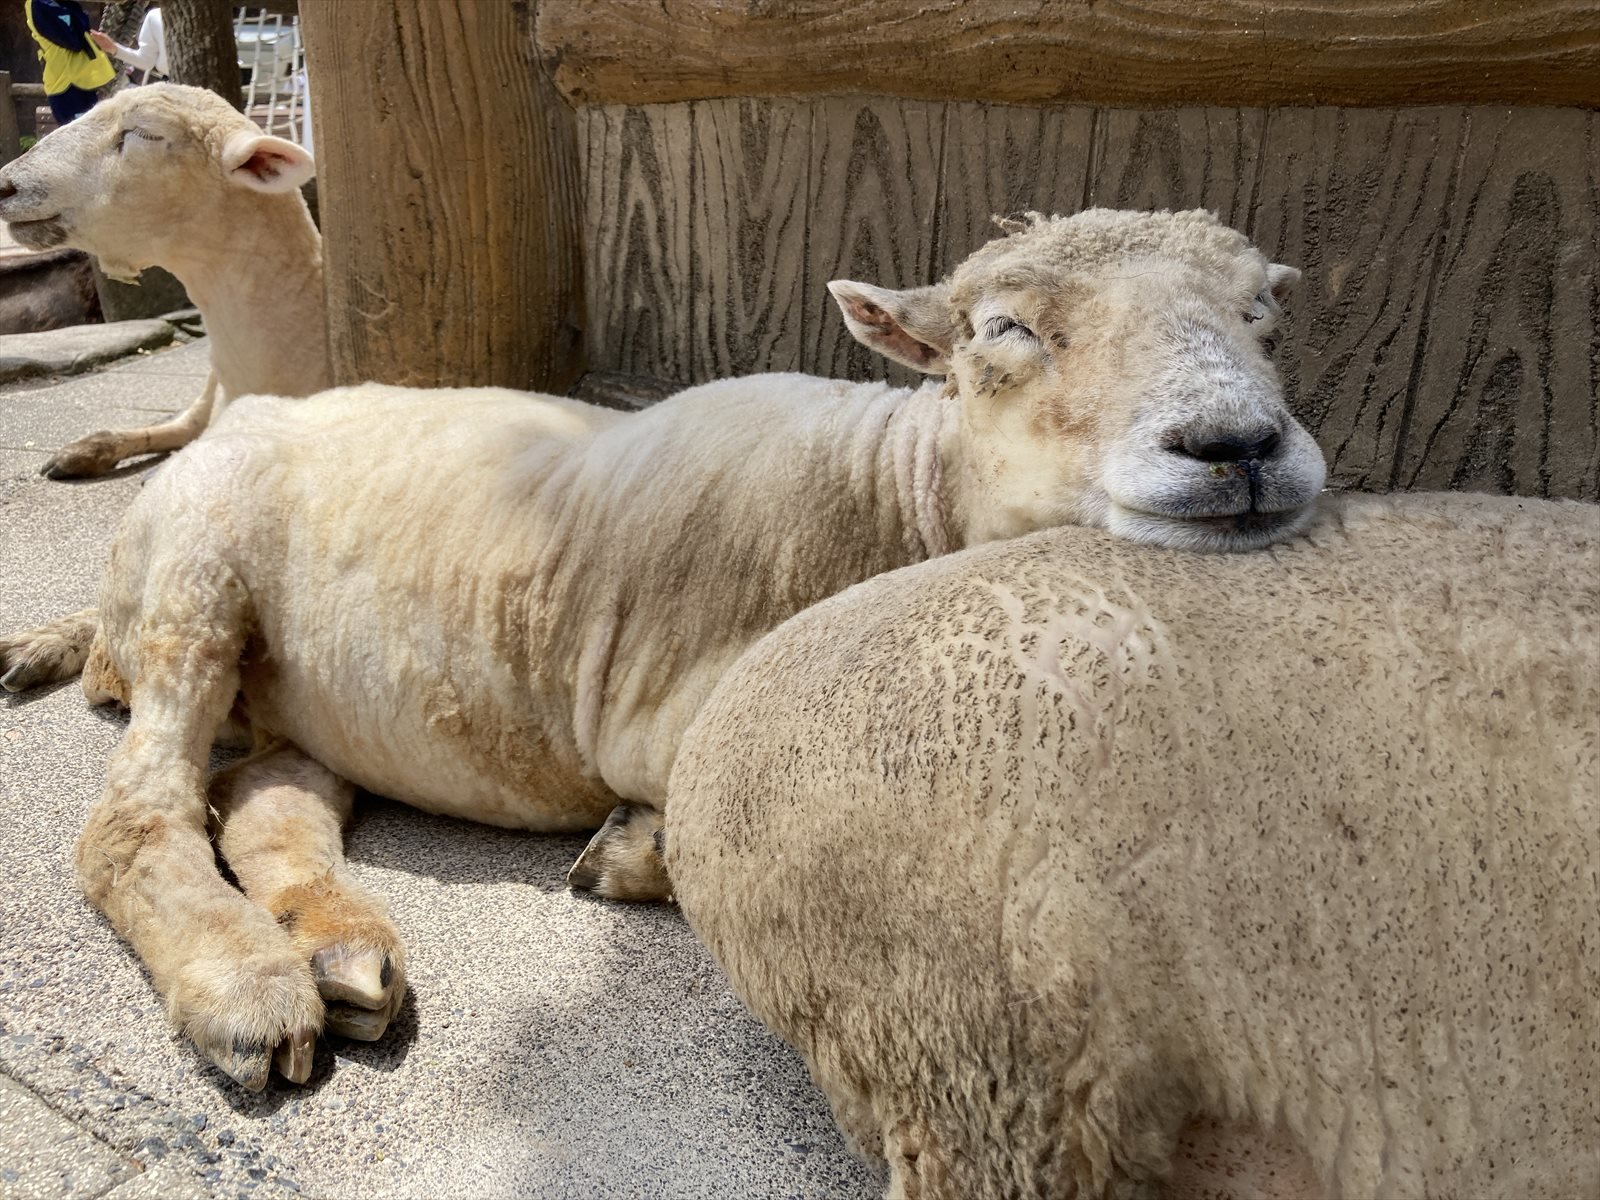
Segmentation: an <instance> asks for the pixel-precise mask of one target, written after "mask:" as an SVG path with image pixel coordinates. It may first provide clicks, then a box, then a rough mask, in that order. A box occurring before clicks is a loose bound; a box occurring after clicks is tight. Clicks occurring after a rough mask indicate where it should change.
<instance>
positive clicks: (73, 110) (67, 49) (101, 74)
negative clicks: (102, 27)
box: [22, 0, 117, 125]
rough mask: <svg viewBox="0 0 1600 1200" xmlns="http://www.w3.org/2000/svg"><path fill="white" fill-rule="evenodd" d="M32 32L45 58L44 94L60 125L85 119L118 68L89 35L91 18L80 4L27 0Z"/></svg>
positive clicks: (24, 0) (73, 0) (67, 0)
mask: <svg viewBox="0 0 1600 1200" xmlns="http://www.w3.org/2000/svg"><path fill="white" fill-rule="evenodd" d="M22 4H23V12H24V15H25V16H26V17H27V20H28V32H29V33H31V34H33V40H34V41H36V42H38V43H39V57H40V58H42V59H44V95H45V99H46V100H48V101H50V111H51V112H52V113H54V114H55V118H56V124H57V125H65V124H66V123H67V122H68V121H71V120H74V119H76V118H77V117H81V116H83V114H84V113H86V112H88V111H89V110H90V109H91V108H93V107H94V102H95V101H96V100H97V99H99V95H98V92H99V89H100V88H103V87H105V85H106V84H108V83H110V82H111V81H112V80H113V79H115V78H116V77H117V68H116V67H114V66H113V65H112V64H111V60H110V59H109V58H107V57H106V56H105V52H104V51H102V50H101V49H100V47H99V46H96V45H95V44H94V42H93V40H91V39H90V37H89V18H88V15H87V14H85V13H84V11H83V9H82V8H80V7H79V6H78V4H77V0H22Z"/></svg>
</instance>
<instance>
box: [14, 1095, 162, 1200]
mask: <svg viewBox="0 0 1600 1200" xmlns="http://www.w3.org/2000/svg"><path fill="white" fill-rule="evenodd" d="M138 1173H139V1168H138V1167H137V1166H136V1165H134V1164H133V1163H132V1162H130V1161H129V1160H127V1159H125V1158H123V1157H122V1156H121V1155H120V1154H118V1153H117V1152H116V1151H114V1150H113V1149H111V1147H110V1146H107V1145H106V1144H105V1143H104V1142H101V1141H100V1140H99V1139H97V1138H95V1137H94V1136H93V1135H92V1134H89V1133H86V1132H85V1131H84V1130H82V1129H80V1128H79V1127H78V1126H77V1125H75V1124H73V1123H72V1122H71V1121H69V1120H67V1119H66V1118H65V1117H63V1116H61V1114H59V1113H57V1112H55V1111H54V1110H52V1109H51V1108H50V1106H49V1105H47V1104H46V1103H45V1102H44V1101H43V1100H40V1099H39V1098H38V1097H37V1096H35V1095H34V1094H33V1093H32V1092H30V1091H28V1090H27V1089H26V1088H24V1087H23V1086H22V1085H21V1084H19V1083H17V1082H15V1081H14V1080H11V1079H8V1078H7V1077H6V1076H4V1075H0V1195H3V1196H15V1197H19V1198H20V1197H27V1198H28V1200H68V1198H69V1197H87V1196H100V1195H102V1194H104V1193H105V1192H107V1191H109V1190H110V1189H111V1188H112V1187H114V1186H115V1185H116V1184H118V1183H121V1182H122V1181H124V1180H126V1179H131V1178H133V1177H134V1176H135V1175H137V1174H138Z"/></svg>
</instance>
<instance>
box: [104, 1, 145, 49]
mask: <svg viewBox="0 0 1600 1200" xmlns="http://www.w3.org/2000/svg"><path fill="white" fill-rule="evenodd" d="M149 7H150V0H110V3H108V4H107V5H106V6H105V8H103V9H102V10H101V11H100V28H101V30H102V31H103V32H104V33H105V35H106V36H107V37H109V38H110V39H111V40H112V41H113V42H116V43H118V44H119V45H123V46H131V45H133V39H134V38H136V37H138V36H139V26H140V24H141V23H142V22H143V21H144V14H145V10H146V9H148V8H149Z"/></svg>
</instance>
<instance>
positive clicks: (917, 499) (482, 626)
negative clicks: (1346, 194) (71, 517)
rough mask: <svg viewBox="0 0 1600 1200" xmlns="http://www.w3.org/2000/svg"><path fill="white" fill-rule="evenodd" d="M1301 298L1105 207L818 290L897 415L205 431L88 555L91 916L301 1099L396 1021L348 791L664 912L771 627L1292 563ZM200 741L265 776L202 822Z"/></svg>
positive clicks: (214, 799)
mask: <svg viewBox="0 0 1600 1200" xmlns="http://www.w3.org/2000/svg"><path fill="white" fill-rule="evenodd" d="M1297 275H1298V272H1296V271H1294V270H1293V269H1292V268H1289V267H1283V266H1278V265H1275V264H1271V263H1269V262H1268V261H1267V260H1266V259H1265V258H1264V257H1263V256H1262V255H1261V254H1260V253H1259V252H1258V251H1257V250H1255V249H1254V248H1253V247H1252V246H1251V245H1250V244H1249V242H1248V241H1247V240H1246V239H1245V238H1244V237H1243V235H1241V234H1238V233H1236V232H1234V231H1232V230H1229V229H1227V228H1225V227H1223V226H1221V225H1219V224H1218V223H1217V222H1216V220H1215V219H1214V218H1213V217H1211V216H1210V215H1209V214H1205V213H1180V214H1172V213H1160V214H1149V213H1118V212H1109V211H1103V210H1096V211H1090V212H1086V213H1082V214H1079V215H1077V216H1075V217H1072V218H1069V219H1055V220H1046V219H1039V218H1035V219H1032V220H1030V221H1028V222H1024V223H1020V225H1019V230H1018V232H1016V233H1015V234H1014V235H1013V236H1011V237H1008V238H1004V239H997V240H996V241H995V242H992V243H990V244H989V245H988V246H986V247H984V248H982V249H980V250H979V251H978V252H977V253H975V254H974V255H973V256H972V257H971V258H969V259H968V260H967V261H966V262H965V263H963V264H962V265H961V266H960V267H958V268H957V269H956V271H955V272H954V274H953V275H952V277H951V278H950V279H949V280H948V281H947V282H946V283H942V284H939V285H935V286H932V287H925V288H919V289H915V290H912V291H909V292H894V291H888V290H885V289H882V288H876V287H869V286H867V285H864V284H857V283H851V282H842V281H841V282H837V283H835V284H833V285H832V290H833V293H834V296H835V298H836V299H837V301H838V302H839V304H840V306H841V308H842V310H843V311H844V314H845V317H846V319H847V321H848V322H849V324H850V327H851V329H852V330H853V331H854V333H855V334H856V336H857V337H858V338H860V339H861V340H862V341H863V342H865V343H866V344H867V345H869V346H872V347H875V348H876V349H878V350H880V351H882V352H883V353H885V354H888V355H890V356H892V357H894V358H896V359H898V360H900V361H903V362H910V363H913V364H915V365H917V366H919V367H921V368H922V369H923V370H925V371H927V372H929V373H931V374H938V375H947V376H948V378H947V379H946V380H944V381H942V382H940V381H934V382H930V383H928V384H926V385H924V386H923V387H921V388H918V389H901V388H892V387H889V386H887V385H883V384H850V383H842V382H837V381H829V380H821V379H814V378H809V377H806V376H800V375H766V376H754V377H750V378H746V379H736V380H728V381H724V382H720V383H713V384H708V385H705V386H702V387H697V388H692V389H690V390H688V391H685V392H683V393H680V394H679V395H677V396H675V397H673V398H671V399H668V400H666V401H664V402H662V403H661V404H659V405H657V406H656V407H654V408H652V409H649V410H647V411H645V412H642V413H638V414H632V415H624V414H621V413H616V412H610V411H607V410H603V409H599V408H595V407H592V406H589V405H585V404H581V403H578V402H576V401H571V400H561V399H556V398H553V397H545V398H539V397H529V396H526V395H522V394H516V393H510V392H504V391H498V390H460V391H456V392H453V393H451V394H450V395H447V396H446V395H440V394H438V393H429V392H417V391H411V390H407V389H402V388H391V387H380V386H364V387H359V388H351V389H345V390H339V391H333V392H327V393H324V394H322V395H320V396H317V397H313V398H312V399H310V400H305V401H277V400H271V399H268V398H253V399H251V400H250V401H249V402H248V403H245V404H236V405H234V406H233V407H232V408H231V409H230V410H229V411H228V412H227V413H226V414H225V415H224V416H223V418H222V420H221V421H220V422H219V423H218V424H217V425H216V426H215V427H214V428H213V429H212V431H211V432H210V433H209V434H208V435H207V436H206V437H205V438H202V439H201V440H199V441H198V442H196V443H195V444H194V445H192V446H190V447H189V448H188V449H187V450H185V452H184V453H183V454H182V455H180V456H179V457H178V458H176V459H174V460H173V461H172V462H170V463H169V464H167V466H166V467H164V468H163V469H162V470H161V471H160V472H159V473H158V474H157V475H156V476H155V477H154V478H153V479H152V480H151V481H150V482H149V483H148V484H147V485H146V486H145V487H144V489H143V490H142V492H141V494H140V496H139V498H138V499H137V500H136V501H135V502H134V504H133V505H132V507H131V508H130V510H129V513H128V516H127V518H126V520H125V522H124V524H123V527H122V529H121V531H120V532H119V534H118V536H117V539H116V542H115V545H114V547H113V550H112V554H111V562H110V566H109V569H108V575H107V578H106V581H105V585H104V588H103V591H102V604H101V610H100V611H101V629H100V633H99V636H98V637H97V639H96V642H95V646H94V649H93V651H92V652H91V654H90V660H89V662H88V665H87V667H86V669H85V673H84V687H85V691H86V692H87V694H88V695H89V696H90V698H91V699H92V700H110V699H116V700H121V701H125V702H129V703H130V705H131V708H132V713H133V716H132V723H131V725H130V727H129V730H128V733H127V735H126V737H125V738H124V740H123V742H122V744H121V746H120V747H119V748H118V750H117V751H116V753H115V754H114V756H113V758H112V761H111V763H110V766H109V769H108V775H107V784H106V790H105V793H104V796H103V797H102V799H101V800H100V801H99V802H98V803H97V805H96V806H95V807H94V809H93V810H92V811H91V813H90V816H89V819H88V824H87V827H86V829H85V831H84V833H83V836H82V838H81V840H80V843H79V847H78V854H77V865H78V872H79V880H80V883H81V885H82V887H83V889H84V892H85V894H86V895H87V896H88V897H89V898H90V900H91V901H92V902H93V903H94V904H95V905H96V906H97V907H99V908H100V909H101V910H102V911H103V912H104V913H105V914H106V915H107V916H108V917H109V919H110V921H111V923H112V925H113V927H114V928H115V929H116V930H117V931H118V932H119V933H120V934H121V935H122V936H123V937H125V938H126V939H128V941H129V942H130V943H131V944H132V945H133V947H134V949H135V950H136V952H137V953H138V954H139V956H140V957H141V958H142V959H143V960H144V963H145V964H146V966H147V967H148V969H149V972H150V976H151V979H152V981H153V983H154V985H155V987H156V988H157V989H158V990H159V992H160V993H161V994H162V996H163V997H164V998H165V1000H166V1004H167V1008H168V1011H169V1013H170V1014H171V1017H172V1019H173V1021H174V1022H175V1023H176V1025H177V1026H178V1027H179V1028H180V1029H181V1030H182V1031H183V1032H184V1033H186V1034H187V1035H188V1036H189V1037H190V1038H191V1039H192V1040H193V1041H194V1042H195V1043H196V1045H198V1046H199V1048H200V1049H201V1050H202V1051H203V1052H204V1053H205V1054H206V1055H208V1056H209V1057H210V1058H211V1059H212V1060H213V1061H214V1062H216V1063H217V1064H218V1065H220V1066H221V1067H222V1068H223V1069H224V1070H226V1071H227V1072H228V1073H229V1074H230V1075H232V1076H233V1077H234V1078H236V1079H238V1080H240V1081H241V1082H243V1083H244V1084H246V1085H247V1086H250V1087H261V1086H263V1085H264V1084H265V1082H266V1080H267V1077H268V1075H269V1071H270V1068H271V1064H272V1063H273V1061H274V1056H275V1055H276V1063H277V1067H278V1069H279V1071H280V1072H281V1073H282V1074H283V1075H285V1076H286V1077H288V1078H290V1079H294V1080H304V1079H305V1078H306V1077H307V1074H308V1073H309V1071H310V1067H311V1050H312V1045H313V1041H314V1038H315V1036H316V1034H317V1032H318V1031H319V1030H320V1029H322V1028H323V1027H324V1025H325V1024H326V1026H327V1027H329V1028H331V1029H334V1030H336V1031H339V1032H343V1033H347V1034H350V1035H352V1036H356V1037H366V1038H375V1037H378V1036H380V1035H381V1034H382V1033H383V1031H384V1029H385V1027H386V1025H387V1023H388V1021H389V1019H390V1017H391V1015H392V1014H393V1012H394V1011H395V1010H396V1008H397V1006H398V1004H399V1002H400V997H401V995H402V994H403V991H404V987H405V974H404V954H403V950H402V945H401V940H400V936H399V934H398V932H397V931H396V930H395V929H394V927H393V925H392V924H391V923H390V921H389V919H388V917H387V916H386V915H385V913H384V909H383V906H382V904H381V903H380V902H379V901H378V900H377V899H376V898H375V897H373V896H372V895H370V894H369V893H368V892H366V891H365V890H364V889H362V888H361V887H360V886H359V885H357V884H356V883H355V882H354V881H353V880H352V879H351V878H350V877H349V876H348V874H347V873H346V872H345V870H344V867H343V861H342V852H341V845H340V826H341V822H342V820H343V818H344V816H345V815H346V814H347V813H348V811H349V806H350V796H351V785H352V784H355V785H357V786H360V787H364V788H367V789H370V790H372V791H375V792H379V793H382V794H384V795H388V796H393V797H395V798H397V799H399V800H402V801H405V802H407V803H410V804H413V805H416V806H418V807H420V808H424V809H427V810H429V811H433V812H441V813H449V814H452V815H455V816H460V817H466V818H470V819H474V820H478V821H486V822H490V823H494V824H499V825H506V826H514V827H520V828H527V829H535V830H575V829H586V828H588V829H592V828H594V827H595V826H596V825H598V824H600V823H601V822H602V820H604V819H605V818H606V816H607V814H608V813H611V812H612V809H613V808H614V807H618V806H619V805H620V808H619V811H618V812H615V813H612V816H611V819H610V820H608V821H606V824H605V826H604V828H603V829H602V830H601V833H600V834H599V835H597V836H596V839H595V841H594V842H593V843H592V844H591V846H590V847H589V849H588V850H586V851H585V853H584V856H583V857H582V858H581V859H580V860H579V863H578V864H577V865H576V866H575V867H574V869H573V873H572V879H573V882H574V883H575V884H576V885H578V886H583V887H590V888H593V889H594V890H596V891H597V892H599V893H600V894H602V895H606V896H611V897H619V898H626V897H638V898H644V897H656V896H661V895H664V894H665V892H666V879H665V876H664V875H663V873H662V870H661V866H660V859H659V856H658V853H657V841H656V837H655V835H656V833H657V832H658V831H659V828H660V815H659V806H660V804H661V803H662V802H663V801H664V799H665V796H666V787H667V778H668V774H669V772H670V770H671V767H672V762H673V759H674V757H675V756H676V753H677V748H678V740H679V738H680V736H681V734H682V732H683V730H684V729H685V728H686V727H687V726H688V724H689V722H690V720H691V719H692V718H693V717H694V715H695V712H696V711H697V710H698V708H699V707H700V705H701V703H702V702H703V700H704V699H705V697H706V696H707V695H708V694H709V693H710V691H711V689H712V687H713V686H714V685H715V684H716V681H717V679H718V678H719V677H720V676H721V675H722V673H723V672H724V671H725V670H726V669H727V667H728V666H729V665H731V664H732V662H733V661H734V660H735V659H736V658H737V657H738V655H739V654H740V653H741V652H742V651H743V650H745V649H746V648H747V647H748V646H750V645H751V644H752V643H753V642H755V641H756V640H757V639H758V638H759V637H760V636H761V635H762V634H763V633H765V632H767V631H768V630H770V629H772V628H774V627H775V626H776V625H778V624H779V623H780V622H781V621H783V620H784V619H785V618H787V617H789V616H791V615H792V614H794V613H796V612H798V611H799V610H800V609H802V608H805V607H807V606H808V605H811V604H814V603H816V602H817V601H819V600H821V599H823V598H825V597H827V596H830V595H832V594H834V593H835V592H838V591H840V590H841V589H843V588H845V587H848V586H850V585H851V584H853V583H856V582H858V581H860V580H862V579H865V578H867V577H869V576H872V575H875V574H877V573H879V572H882V571H887V570H892V569H894V568H896V567H901V566H905V565H907V564H910V563H914V562H917V561H920V560H922V559H926V558H929V557H932V556H935V555H940V554H944V553H947V552H949V551H952V550H957V549H960V548H962V547H963V546H967V545H970V544H974V543H978V542H983V541H988V540H993V539H996V538H1004V537H1008V536H1011V535H1014V534H1020V533H1026V532H1029V531H1031V530H1034V529H1037V528H1040V527H1044V526H1050V525H1056V524H1061V523H1064V522H1083V523H1089V524H1096V525H1103V526H1105V527H1107V528H1109V529H1111V530H1112V531H1113V532H1116V533H1119V534H1122V535H1124V536H1127V537H1130V538H1136V539H1142V540H1146V541H1153V542H1158V543H1162V544H1166V545H1182V546H1191V547H1202V548H1209V549H1215V550H1229V549H1250V548H1255V547H1260V546H1264V545H1267V544H1269V543H1271V542H1274V541H1276V540H1278V539H1281V538H1283V537H1286V536H1288V535H1290V534H1291V533H1293V532H1294V531H1295V530H1296V529H1298V528H1299V527H1300V526H1301V525H1302V524H1303V523H1304V522H1305V521H1306V520H1307V519H1308V518H1309V515H1310V513H1311V510H1312V504H1313V501H1314V498H1315V497H1316V495H1317V494H1318V492H1319V490H1320V489H1321V487H1322V483H1323V475H1324V466H1323V460H1322V456H1321V454H1320V452H1319V451H1318V450H1317V448H1316V445H1315V443H1314V442H1313V441H1312V439H1311V438H1310V436H1309V435H1308V434H1307V433H1306V432H1305V430H1304V429H1302V428H1301V427H1300V426H1299V425H1298V424H1297V423H1296V422H1295V421H1294V420H1293V419H1292V418H1291V417H1290V415H1289V413H1288V412H1287V410H1286V409H1285V408H1284V406H1283V402H1282V395H1281V389H1280V386H1279V383H1278V379H1277V374H1276V371H1275V369H1274V367H1273V364H1272V362H1271V360H1270V358H1269V356H1268V354H1267V353H1266V351H1265V350H1264V348H1263V345H1262V337H1263V335H1264V334H1266V333H1267V332H1268V331H1269V330H1270V327H1271V325H1272V323H1273V318H1274V315H1275V313H1276V312H1277V307H1278V305H1277V294H1278V293H1281V292H1283V291H1284V290H1285V289H1286V288H1288V287H1289V286H1290V285H1291V284H1292V283H1293V281H1294V279H1295V277H1296V276H1297ZM357 458H359V459H360V461H362V462H363V463H364V464H366V465H365V468H364V469H363V470H362V471H361V472H359V473H355V472H351V471H350V470H349V464H350V463H351V462H352V461H355V460H356V459H357ZM11 644H12V645H13V646H14V647H17V648H18V652H20V653H23V654H26V653H27V638H26V637H24V638H22V639H13V641H12V643H11ZM230 712H232V713H234V714H236V715H240V716H243V717H245V718H246V719H247V720H248V722H249V724H250V726H251V727H252V729H253V731H254V734H255V736H256V738H257V739H258V742H259V743H260V744H261V745H262V746H263V751H262V753H260V754H259V755H257V756H256V757H254V758H252V759H250V760H248V761H247V762H246V763H245V764H243V765H242V766H239V767H236V768H234V769H233V770H231V771H230V772H228V773H227V774H226V775H225V776H224V777H223V778H222V779H220V780H219V781H217V782H216V783H215V785H214V786H212V788H211V790H210V793H209V798H208V792H207V783H206V779H205V775H204V765H205V756H206V751H207V748H208V747H209V746H210V745H211V742H212V737H213V734H214V732H215V730H216V729H217V728H218V726H219V724H220V723H221V722H222V721H223V720H224V719H225V718H227V717H229V715H230ZM208 822H210V823H211V833H213V834H214V836H215V837H216V841H217V845H218V847H219V848H220V850H221V853H222V855H223V857H224V858H225V859H226V860H227V862H228V865H229V867H230V868H231V870H232V872H233V874H234V876H235V877H236V878H237V879H238V881H239V883H240V885H241V887H242V889H243V890H242V892H241V891H240V890H239V889H236V888H234V887H232V886H230V885H229V884H228V883H227V882H225V881H224V880H223V878H222V876H221V875H220V874H219V873H218V871H217V868H216V864H215V862H214V859H213V854H212V846H211V844H210V843H209V841H208ZM286 827H291V828H293V829H294V830H295V831H296V833H295V835H294V836H292V837H291V836H287V835H286V834H284V832H283V830H284V829H285V828H286ZM319 989H320V994H319Z"/></svg>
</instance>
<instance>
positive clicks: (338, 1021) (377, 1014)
mask: <svg viewBox="0 0 1600 1200" xmlns="http://www.w3.org/2000/svg"><path fill="white" fill-rule="evenodd" d="M327 1025H328V1029H329V1031H330V1032H333V1033H337V1034H339V1035H340V1036H342V1037H347V1038H354V1039H355V1040H356V1041H358V1042H375V1041H377V1040H378V1039H379V1038H381V1037H382V1036H383V1035H384V1033H385V1032H386V1031H387V1030H388V1028H389V1013H388V1010H386V1009H377V1010H373V1009H368V1008H355V1007H353V1006H352V1005H349V1004H333V1005H329V1007H328V1016H327Z"/></svg>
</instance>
